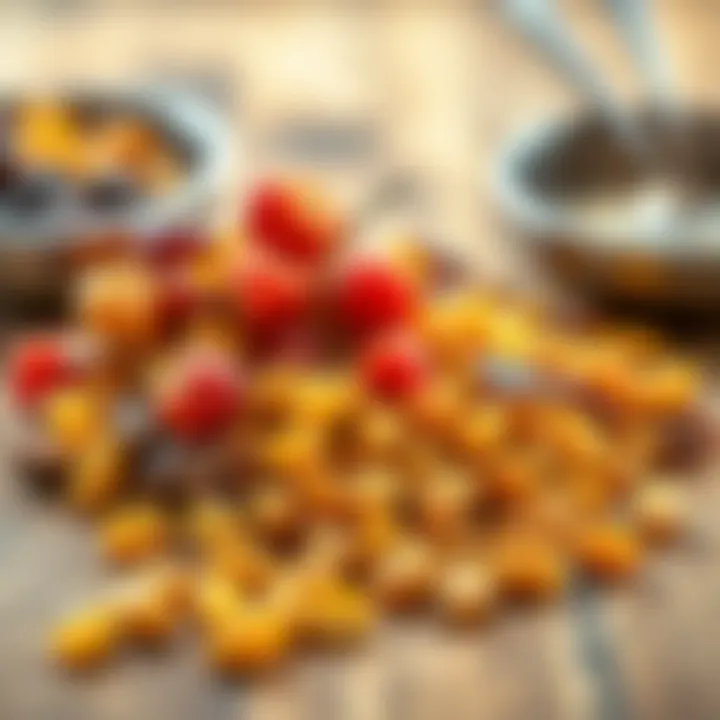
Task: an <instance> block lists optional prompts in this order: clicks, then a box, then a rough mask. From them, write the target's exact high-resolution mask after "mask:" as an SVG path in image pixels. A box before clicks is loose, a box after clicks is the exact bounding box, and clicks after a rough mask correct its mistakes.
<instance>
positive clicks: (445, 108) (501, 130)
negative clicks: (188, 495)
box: [0, 0, 720, 277]
mask: <svg viewBox="0 0 720 720" xmlns="http://www.w3.org/2000/svg"><path fill="white" fill-rule="evenodd" d="M498 5H499V3H497V2H492V1H491V0H476V1H475V2H471V1H470V0H449V1H448V0H413V1H410V0H408V1H406V2H403V1H396V2H393V1H388V2H351V1H347V2H329V1H328V2H325V1H321V0H306V1H305V2H303V1H300V0H298V1H293V0H282V1H280V0H279V1H277V2H247V1H240V0H238V1H237V2H233V1H232V0H224V1H221V2H214V1H213V0H206V1H205V2H199V1H198V2H189V1H184V2H181V1H178V2H162V1H158V2H134V1H132V0H129V1H126V2H123V1H122V0H117V1H112V0H108V1H106V2H91V1H83V0H45V1H44V2H40V1H35V0H26V1H24V2H21V3H3V4H2V5H1V6H0V20H1V22H0V48H1V50H0V52H1V53H2V62H0V82H2V84H3V85H4V86H6V87H19V88H23V89H27V88H29V87H38V88H42V87H48V86H57V85H64V84H68V83H70V84H82V83H85V84H97V83H103V84H105V83H114V84H118V85H121V86H125V85H128V84H130V85H136V84H140V85H144V84H151V83H154V82H161V81H164V80H167V79H175V80H177V79H178V78H179V79H180V80H183V79H184V80H187V81H188V83H190V84H192V83H195V84H196V85H199V86H201V88H203V89H204V90H206V91H208V92H210V93H214V94H215V95H216V96H217V98H218V100H219V102H220V103H221V105H222V107H223V109H224V111H225V112H226V113H227V116H228V118H229V121H230V123H231V124H232V127H233V129H234V130H235V131H236V133H235V136H236V139H237V142H238V146H239V147H238V151H237V154H236V159H237V162H236V163H235V164H234V165H235V167H234V171H235V174H236V181H237V182H242V180H243V177H244V176H246V175H247V173H248V172H249V171H250V172H253V171H256V170H257V169H258V168H262V167H263V166H267V165H269V164H270V165H276V164H283V163H288V162H303V161H307V160H308V157H309V158H311V159H316V158H317V157H318V155H323V154H324V156H325V159H324V160H323V161H322V162H321V163H317V162H315V166H316V167H317V166H318V165H321V166H322V169H323V171H325V172H329V173H333V174H334V175H335V177H336V178H338V183H339V184H340V185H343V186H344V185H347V186H348V187H349V190H348V192H352V191H357V189H358V187H360V186H362V187H365V186H366V184H367V183H368V182H371V179H372V178H373V177H376V176H377V175H378V174H379V173H382V172H383V171H384V170H386V169H387V168H388V167H397V166H403V167H404V166H408V165H411V166H413V167H415V168H419V172H420V174H421V176H422V181H423V186H428V187H430V186H431V187H432V190H431V192H430V193H429V197H431V198H432V203H433V207H432V217H433V222H434V223H437V225H438V227H439V230H440V233H441V234H442V236H443V238H447V239H448V240H449V241H450V242H452V243H454V244H461V243H462V244H464V245H465V246H466V247H470V248H472V250H474V251H475V252H477V254H478V256H479V257H480V258H481V259H482V269H483V272H484V273H487V274H488V275H490V276H493V277H498V276H499V277H508V276H510V277H513V276H518V273H520V271H521V270H520V269H521V268H522V267H523V262H522V261H521V259H518V257H517V256H515V257H513V254H512V252H511V250H510V249H509V248H508V246H507V245H508V244H507V238H505V237H503V236H502V235H499V234H498V232H497V224H496V218H495V212H494V210H495V208H494V207H493V206H492V204H491V202H490V195H489V183H488V180H489V175H490V173H491V172H492V169H493V163H494V161H495V160H496V159H497V154H498V151H499V149H500V146H501V143H502V141H503V139H504V138H506V137H507V136H508V134H509V133H511V132H513V131H515V130H517V129H518V128H519V127H520V126H523V125H526V124H528V123H529V122H532V121H535V120H537V119H539V118H541V117H544V116H546V115H548V114H551V113H558V112H562V111H563V110H564V109H568V108H571V107H576V106H577V105H578V103H579V102H580V100H579V99H578V98H577V97H576V96H575V95H574V94H573V93H572V92H571V91H570V90H569V89H568V88H567V86H566V85H565V84H564V83H563V81H562V79H561V78H560V77H559V76H557V75H556V74H554V73H553V72H552V71H551V70H548V68H547V66H546V64H545V63H543V62H539V61H538V59H537V57H536V56H535V55H534V54H533V53H532V52H531V51H530V50H529V48H528V46H527V44H526V43H525V42H524V41H523V40H522V39H520V38H519V36H518V34H517V33H516V32H514V31H512V30H510V29H508V27H507V26H506V24H504V23H503V22H502V21H501V19H500V18H499V13H498ZM559 5H560V6H561V8H562V10H563V13H564V14H565V16H566V18H567V20H568V22H569V23H570V26H571V28H572V29H573V31H574V32H575V33H576V35H577V37H578V39H579V40H580V42H581V43H582V44H583V45H584V46H585V47H586V48H587V50H588V52H589V54H591V55H592V57H593V59H594V60H596V61H597V63H598V66H599V67H600V69H601V70H602V71H603V72H604V73H605V74H606V75H607V76H608V77H609V78H610V80H611V81H612V83H613V85H614V86H616V87H617V88H618V89H619V91H620V92H621V93H622V94H624V96H626V97H628V98H630V97H632V96H633V95H634V94H636V93H637V92H638V82H637V77H636V75H635V74H634V73H633V72H632V66H631V64H630V63H628V58H627V55H626V52H625V49H624V48H623V47H622V43H621V41H620V40H619V38H618V35H617V32H615V31H613V29H612V26H611V25H610V24H609V23H608V21H607V16H606V14H605V13H603V10H602V7H601V3H599V2H596V1H594V0H566V2H561V3H559ZM651 5H652V8H653V12H654V13H655V15H656V21H657V25H658V31H659V34H660V37H661V40H662V42H663V45H664V48H665V50H666V51H667V54H668V57H669V63H670V66H671V68H672V70H673V74H674V75H675V77H676V79H677V81H678V86H679V87H680V88H681V92H682V94H683V96H684V97H685V98H687V99H688V100H689V101H694V100H701V101H703V103H705V104H707V103H710V104H712V103H714V102H716V101H717V98H718V96H720V93H718V92H717V89H716V81H715V72H714V68H715V67H716V65H717V56H718V53H719V52H720V50H719V49H718V43H717V38H716V33H717V27H718V23H719V22H720V4H719V3H716V2H714V0H655V2H652V3H651ZM313 143H314V145H313ZM307 145H310V146H311V147H310V149H308V147H307ZM317 145H321V146H322V147H320V148H318V147H317ZM298 146H302V147H298ZM232 197H233V194H232V192H229V193H228V195H227V198H228V200H227V201H226V203H225V207H226V209H227V208H228V207H229V206H230V200H229V199H230V198H232Z"/></svg>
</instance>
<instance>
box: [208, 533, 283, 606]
mask: <svg viewBox="0 0 720 720" xmlns="http://www.w3.org/2000/svg"><path fill="white" fill-rule="evenodd" d="M207 565H208V567H209V568H210V569H211V570H212V571H214V572H217V573H218V574H220V575H224V576H225V577H227V578H228V579H229V580H230V581H231V582H232V583H234V584H235V585H236V586H237V587H238V588H241V589H242V590H243V591H245V592H249V593H257V592H259V591H261V590H264V589H265V588H266V587H267V586H268V584H269V583H270V581H271V580H272V578H273V576H274V575H275V573H276V570H277V566H276V563H275V561H274V560H273V558H272V557H271V556H270V555H269V554H268V553H267V552H266V551H265V550H264V549H263V548H262V547H260V546H258V545H254V544H252V543H251V542H250V541H249V540H240V541H236V542H234V543H232V544H230V545H220V546H218V547H217V548H215V549H214V550H213V552H212V553H211V554H210V555H209V556H208V558H207Z"/></svg>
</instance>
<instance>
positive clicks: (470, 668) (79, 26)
mask: <svg viewBox="0 0 720 720" xmlns="http://www.w3.org/2000/svg"><path fill="white" fill-rule="evenodd" d="M63 5H64V4H63V3H32V2H28V3H27V4H25V3H17V4H8V5H6V4H0V83H2V84H3V85H4V86H7V87H14V88H20V89H27V88H29V87H35V88H44V87H49V86H53V85H56V84H60V85H63V84H66V83H95V84H96V83H118V84H127V83H149V82H154V81H156V80H157V79H158V78H162V77H166V76H167V75H168V74H176V75H180V76H188V77H193V76H194V77H209V78H211V79H214V80H215V81H217V82H218V83H219V85H220V87H221V88H222V90H223V100H222V103H223V106H224V108H225V110H226V112H227V113H228V117H229V120H230V122H231V123H232V124H233V127H234V128H235V129H236V135H237V138H238V140H239V143H238V144H239V147H238V151H237V163H236V165H237V167H236V176H235V178H234V186H233V189H231V190H228V194H227V197H226V198H225V199H224V202H222V203H220V206H219V209H218V214H219V216H222V215H223V214H227V213H231V212H232V210H233V200H232V198H233V197H234V196H235V193H236V192H237V189H238V188H240V187H242V185H243V183H244V182H246V181H247V178H248V177H249V176H250V175H251V174H253V173H255V172H257V171H258V168H263V167H265V166H272V165H273V164H276V163H277V162H279V161H280V160H281V158H278V156H277V153H276V152H275V151H274V150H273V148H275V147H276V145H277V137H278V134H281V133H282V129H283V127H285V126H286V125H287V122H288V120H290V119H294V120H297V119H298V118H307V119H308V121H312V122H326V123H328V124H329V125H330V126H334V125H340V126H347V124H350V125H352V124H353V123H354V124H355V125H359V126H361V127H369V128H371V134H372V138H373V139H372V143H371V150H369V151H367V152H363V153H360V154H359V155H357V156H356V157H352V158H350V159H348V160H347V161H343V162H339V163H338V164H337V165H331V166H330V169H329V170H326V172H328V174H329V175H330V176H331V177H337V182H338V184H339V185H345V184H346V185H347V186H348V187H349V188H350V187H354V185H353V183H355V182H357V185H358V187H359V188H360V190H359V192H363V191H364V190H363V188H367V187H368V185H369V184H371V183H372V181H373V179H374V178H376V177H377V176H378V174H379V173H382V172H383V170H384V169H385V168H387V167H388V166H391V165H392V166H395V165H399V166H413V167H416V168H418V172H419V173H420V174H421V176H422V177H423V180H424V182H426V184H427V186H428V188H429V189H430V193H429V194H430V196H431V197H432V209H431V212H430V220H429V222H432V223H433V228H434V230H436V231H437V232H438V234H439V235H440V236H441V237H442V238H443V240H444V241H446V242H447V243H448V244H449V245H450V246H451V247H452V248H454V249H456V250H458V251H460V252H463V253H467V256H468V258H470V259H471V260H472V261H473V262H474V263H475V265H476V266H477V270H478V272H479V273H480V275H481V277H485V278H489V279H491V280H495V279H501V280H506V281H509V282H511V283H512V284H514V285H515V286H516V287H517V288H518V289H519V290H520V291H527V292H530V291H534V289H535V288H536V286H537V280H538V277H539V275H538V273H537V270H536V269H535V268H534V267H533V264H532V261H531V260H530V259H528V258H526V257H524V256H523V255H522V253H521V252H520V251H519V248H518V247H517V246H515V245H514V244H513V242H512V238H511V236H510V234H509V233H508V232H506V231H505V229H504V228H503V227H502V224H501V223H500V222H499V221H498V218H497V216H496V215H497V214H496V208H495V204H494V202H493V199H492V195H491V192H490V187H491V175H492V168H493V163H494V160H495V158H496V157H497V153H498V152H499V149H500V147H501V145H502V142H503V140H504V139H505V138H506V137H507V135H508V134H509V133H511V132H513V131H514V130H516V129H518V128H519V127H520V126H522V125H523V124H525V123H527V122H529V121H532V120H535V119H537V118H539V117H542V116H543V115H545V114H548V113H554V112H561V111H567V110H570V109H571V108H573V107H576V106H577V100H576V98H574V97H573V95H572V94H571V93H570V92H569V91H568V90H567V89H566V88H565V87H564V86H563V84H562V83H561V82H560V81H559V80H558V79H556V78H555V77H554V76H553V75H552V73H550V72H548V71H547V70H546V69H545V68H543V67H541V66H540V64H539V63H538V62H537V60H536V59H534V58H533V56H532V55H531V54H529V53H528V52H527V51H526V50H525V49H524V47H523V45H522V43H521V42H520V41H518V40H517V39H516V38H514V37H513V36H512V34H511V33H509V32H508V31H507V29H505V28H503V27H502V25H501V24H500V23H499V22H498V20H497V18H496V17H495V16H494V13H493V10H492V5H493V3H491V2H489V1H488V2H483V1H482V0H478V1H477V2H474V3H473V2H461V1H460V0H447V1H443V0H435V1H433V0H415V1H412V0H407V1H405V2H402V1H398V2H391V1H388V2H380V1H377V2H368V3H363V2H351V1H348V2H335V3H333V2H329V1H328V2H324V1H323V0H307V1H306V2H299V1H298V2H290V1H287V2H271V1H268V2H262V1H261V0H257V1H256V2H241V1H238V2H236V3H233V2H213V1H212V0H208V1H207V2H201V0H197V2H195V3H192V2H182V3H181V2H178V3H163V2H158V3H141V2H131V1H129V2H112V0H110V1H109V2H104V3H103V2H97V3H84V2H77V3H67V7H65V9H64V10H61V9H60V8H61V6H63ZM598 5H599V3H598V2H591V1H587V2H586V1H585V0H567V1H566V2H565V3H564V6H565V8H566V10H567V11H568V14H569V17H570V19H571V21H572V23H573V27H574V28H576V30H577V32H578V34H579V35H580V36H581V37H582V38H583V40H584V42H586V43H587V46H588V48H590V50H591V51H592V52H593V54H594V55H595V56H596V57H597V58H598V60H599V62H600V63H601V64H602V66H603V68H605V69H606V70H607V72H608V73H610V74H611V75H612V77H613V78H615V79H616V80H617V83H618V87H619V88H620V89H621V90H622V91H623V92H624V93H626V94H627V95H628V97H632V96H633V95H636V94H637V91H638V90H637V86H636V83H634V82H633V78H632V74H631V73H630V71H629V70H628V69H627V68H628V66H627V63H626V61H625V58H624V56H623V53H622V48H621V47H620V46H619V45H618V43H617V41H616V40H615V39H614V37H613V33H612V31H611V30H610V29H609V27H608V25H607V23H606V22H604V21H603V19H602V16H601V15H600V14H599V13H598V12H597V6H598ZM41 6H42V7H43V8H44V10H41ZM653 6H654V7H656V9H657V13H658V18H659V23H660V29H661V33H662V37H663V39H664V40H665V41H666V43H667V47H668V48H669V52H670V54H671V59H672V65H673V67H674V68H675V71H676V73H677V77H678V80H679V85H680V87H681V88H682V91H683V92H684V93H685V94H686V96H687V98H688V99H689V100H690V101H702V102H704V103H706V104H715V103H716V102H717V100H716V98H718V99H720V89H718V88H717V87H716V76H717V73H716V68H717V67H718V65H719V64H720V2H717V1H716V0H657V1H656V2H655V3H653ZM356 189H357V188H356ZM349 192H350V191H349ZM3 412H5V414H6V418H5V421H4V423H5V426H6V427H7V424H8V423H12V417H11V416H10V415H9V411H7V410H4V411H3ZM0 445H2V446H5V447H3V448H2V449H3V456H4V457H6V456H7V452H8V448H7V445H8V442H7V438H2V439H0ZM0 461H2V459H0ZM708 474H711V473H708ZM693 488H694V490H693V493H694V497H695V498H696V500H697V502H695V506H696V507H697V508H698V513H699V514H702V516H703V519H704V520H705V521H708V520H710V521H711V520H712V516H713V510H714V509H715V508H717V509H719V510H720V497H718V494H719V493H720V487H718V486H717V483H713V482H712V478H707V479H703V478H699V479H697V480H696V481H694V484H693ZM711 524H712V523H711ZM0 538H1V540H0V567H1V568H2V570H1V571H0V576H1V578H0V720H81V719H82V718H86V719H87V720H106V719H107V720H125V719H126V718H133V719H135V720H146V719H147V720H150V719H151V718H152V719H153V720H161V719H163V720H164V719H165V718H167V719H168V720H181V719H187V720H191V719H192V720H194V719H198V720H200V719H201V718H202V719H204V720H205V719H206V720H220V719H225V718H228V719H229V718H237V719H240V718H242V719H243V720H290V719H291V718H293V719H294V718H306V719H307V720H375V719H378V720H381V719H387V720H406V719H407V720H416V719H417V720H420V719H421V718H427V719H431V718H432V719H433V720H434V719H437V720H440V719H442V720H482V719H487V720H545V719H547V720H584V719H585V718H588V719H590V718H599V719H602V720H623V719H624V718H633V719H638V720H640V719H642V720H715V719H716V718H719V717H720V683H718V682H717V679H716V674H717V670H716V668H717V667H718V665H719V664H720V630H719V629H718V624H717V621H716V609H717V607H718V602H720V555H718V553H717V552H716V551H715V550H714V548H713V546H712V544H710V545H709V546H708V547H706V548H705V549H704V550H699V549H698V548H697V547H695V548H694V549H687V548H685V549H679V550H677V551H676V552H673V553H671V554H670V555H669V556H667V557H664V558H658V559H653V560H652V561H651V562H650V567H649V570H648V574H647V577H646V578H645V579H644V580H643V581H642V582H640V583H639V586H638V587H637V588H635V589H633V590H629V591H621V592H617V593H611V594H607V595H595V594H586V593H583V592H577V593H575V594H573V596H572V597H571V598H569V599H568V600H567V602H565V603H562V604H560V605H558V606H554V607H550V608H546V609H542V610H540V611H538V612H530V613H521V614H519V615H517V616H512V617H507V618H504V619H503V620H501V621H500V622H498V623H496V624H494V625H492V626H491V627H489V628H487V629H483V630H479V631H478V632H472V633H469V634H463V635H447V634H444V633H443V632H441V631H440V630H439V629H438V628H437V627H435V626H434V625H432V624H431V623H418V624H407V625H405V624H401V625H390V626H388V627H387V628H383V629H382V631H380V632H379V633H378V634H377V636H376V638H375V639H374V640H373V641H372V642H371V643H370V644H369V645H368V646H367V647H366V648H364V649H362V650H360V651H359V652H357V653H353V654H350V655H347V656H343V657H340V658H338V657H333V658H326V657H310V658H307V659H304V660H302V661H300V662H297V663H295V664H293V665H292V666H291V668H289V669H288V671H287V672H285V673H284V674H283V675H282V676H280V677H277V678H274V679H273V680H272V681H269V682H267V683H263V684H260V685H258V686H254V687H240V686H226V685H223V684H220V683H218V682H217V681H216V680H214V679H213V678H212V677H211V676H210V675H209V674H208V672H207V671H206V670H205V669H204V666H203V662H202V658H201V657H200V656H199V653H198V652H197V650H196V649H195V648H193V647H191V644H192V643H188V647H187V648H178V649H177V650H176V651H173V652H171V653H169V654H167V655H163V656H162V657H144V658H140V659H128V661H127V662H126V663H121V664H120V666H119V667H114V668H113V669H112V670H111V671H110V672H108V673H107V675H100V676H97V677H93V678H91V679H88V680H87V681H85V682H80V683H78V682H72V681H70V680H68V679H67V678H66V677H63V676H62V675H59V674H58V673H57V672H55V671H54V670H53V669H52V668H49V667H48V666H47V663H46V661H45V657H44V644H43V642H44V641H43V637H44V633H45V631H46V629H47V627H48V624H49V623H51V622H52V620H53V618H55V617H56V615H57V613H58V611H60V610H61V609H62V608H63V607H65V606H66V605H67V604H69V603H72V602H74V601H75V600H79V599H82V598H83V597H85V596H86V595H87V593H88V592H89V591H92V590H93V589H94V588H99V587H102V585H103V583H104V581H105V575H104V573H103V571H102V569H101V568H100V563H99V562H98V560H97V558H96V557H95V555H94V549H93V546H92V544H91V542H90V541H89V538H88V532H87V529H86V528H83V527H82V525H81V524H79V523H77V521H75V520H73V519H72V518H70V517H67V516H65V515H62V514H60V513H58V512H57V511H56V510H53V509H49V508H46V507H44V506H42V505H38V504H37V503H35V502H29V501H28V500H27V498H25V497H24V495H23V493H22V492H21V489H20V487H19V484H18V483H17V482H15V479H14V478H11V477H9V478H7V479H6V481H4V482H3V483H2V484H0ZM180 644H182V643H180Z"/></svg>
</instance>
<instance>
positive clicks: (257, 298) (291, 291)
mask: <svg viewBox="0 0 720 720" xmlns="http://www.w3.org/2000/svg"><path fill="white" fill-rule="evenodd" d="M233 291H234V293H235V299H236V302H237V305H238V309H239V310H240V313H241V316H242V318H243V321H244V322H245V323H246V324H247V326H248V328H249V330H251V331H252V332H253V333H255V334H264V335H267V334H270V335H275V334H276V333H279V332H281V331H283V330H285V329H287V328H288V327H290V326H291V325H292V324H293V323H295V322H297V321H298V320H299V319H301V318H302V316H303V315H304V314H305V312H306V311H307V309H308V305H309V298H310V293H309V287H308V284H307V282H306V279H305V277H304V276H303V275H302V273H300V272H298V271H296V270H294V269H293V268H290V267H288V266H286V265H284V264H282V263H281V262H279V261H277V260H273V259H270V258H267V257H260V256H248V257H246V258H243V260H242V262H241V263H240V265H239V266H238V268H237V270H236V273H235V276H234V278H233Z"/></svg>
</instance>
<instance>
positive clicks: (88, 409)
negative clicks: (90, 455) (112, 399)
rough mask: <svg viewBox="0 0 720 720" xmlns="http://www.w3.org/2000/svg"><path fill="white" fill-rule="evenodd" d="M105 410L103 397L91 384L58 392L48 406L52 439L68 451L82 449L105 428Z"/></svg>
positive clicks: (46, 420) (46, 417)
mask: <svg viewBox="0 0 720 720" xmlns="http://www.w3.org/2000/svg"><path fill="white" fill-rule="evenodd" d="M103 410H104V408H103V406H102V403H101V401H100V399H99V398H98V397H97V396H96V395H95V394H94V393H92V392H91V391H89V390H88V389H87V388H80V387H78V388H67V389H63V390H60V391H58V392H56V393H55V394H53V395H52V396H51V397H50V398H49V399H48V401H47V403H46V404H45V407H44V423H45V428H46V430H47V433H48V436H49V438H50V440H51V441H52V442H54V443H56V444H57V446H58V447H59V448H60V450H61V452H63V453H65V454H67V455H70V456H73V455H77V454H79V453H81V452H82V451H84V450H85V449H86V448H88V447H89V446H90V444H91V443H92V442H93V441H94V440H95V439H96V437H97V436H98V433H99V431H100V430H101V429H102V428H103V425H104V422H103V421H104V419H105V418H104V412H103Z"/></svg>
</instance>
